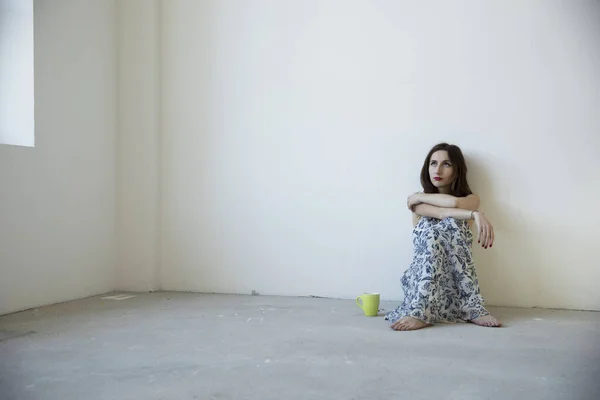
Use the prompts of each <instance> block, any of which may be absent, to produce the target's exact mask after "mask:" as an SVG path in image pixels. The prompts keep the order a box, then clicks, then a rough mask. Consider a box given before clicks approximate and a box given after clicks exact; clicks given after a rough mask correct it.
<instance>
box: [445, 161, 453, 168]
mask: <svg viewBox="0 0 600 400" xmlns="http://www.w3.org/2000/svg"><path fill="white" fill-rule="evenodd" d="M451 166H452V165H450V163H449V162H446V163H444V167H451Z"/></svg>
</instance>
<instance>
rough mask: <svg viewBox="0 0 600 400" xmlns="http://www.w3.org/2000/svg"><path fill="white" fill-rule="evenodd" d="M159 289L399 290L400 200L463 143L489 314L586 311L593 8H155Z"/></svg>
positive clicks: (599, 72)
mask: <svg viewBox="0 0 600 400" xmlns="http://www.w3.org/2000/svg"><path fill="white" fill-rule="evenodd" d="M163 7H164V9H163V14H162V22H163V25H162V30H163V36H162V37H163V55H164V58H163V65H162V83H163V89H162V90H163V97H162V99H163V106H164V107H163V114H162V115H163V125H162V132H163V139H162V140H163V143H164V146H163V153H162V156H163V181H162V185H163V192H162V196H163V206H164V207H163V208H162V213H163V216H162V222H163V228H164V230H163V235H164V236H163V241H162V243H163V247H162V248H163V256H162V259H161V264H162V266H161V268H162V269H161V276H162V287H163V288H164V289H170V290H191V291H206V292H213V291H214V292H235V293H250V292H251V291H252V290H256V291H258V292H259V293H261V294H281V295H320V296H336V297H337V296H339V297H353V296H355V295H357V294H359V293H361V292H362V291H380V292H381V293H382V295H383V296H384V297H385V298H390V299H399V298H401V297H402V293H401V291H400V284H399V278H400V276H401V274H402V272H403V270H404V269H405V268H406V267H407V266H408V264H409V262H410V259H411V251H412V249H411V239H410V215H409V213H408V212H407V210H406V209H405V199H406V196H407V195H408V194H410V193H412V192H414V191H417V190H419V189H420V186H419V180H418V175H419V168H420V165H421V163H422V161H423V157H424V156H425V154H426V152H427V150H428V149H429V147H430V146H431V145H433V144H435V143H436V142H438V141H441V140H447V141H450V142H453V143H456V144H458V145H460V146H462V148H463V150H464V151H465V153H466V156H467V158H468V162H469V165H470V167H471V174H470V180H471V184H472V186H473V188H474V189H475V190H476V191H477V192H478V193H479V194H480V195H481V197H482V200H483V205H484V207H483V208H484V210H485V211H487V212H488V214H489V216H490V218H491V219H492V221H494V222H495V224H496V228H497V242H496V244H495V245H494V247H493V248H492V249H491V250H488V251H486V252H483V251H481V250H479V249H477V250H476V251H475V257H476V261H477V266H478V270H479V274H480V280H481V286H482V290H483V293H484V295H485V297H486V299H487V301H488V303H489V304H495V305H516V306H543V307H565V308H575V309H580V308H581V309H596V310H598V309H600V291H598V289H597V282H598V281H599V279H600V268H599V264H598V262H597V260H596V257H595V254H596V246H597V242H598V239H599V238H600V237H599V235H598V226H600V217H599V215H598V213H595V212H591V213H590V212H588V211H586V209H588V208H587V207H589V206H591V205H592V204H595V203H594V202H595V199H596V198H597V197H598V196H599V195H600V190H599V189H598V187H597V182H598V176H599V175H600V167H599V164H598V162H597V149H598V148H599V145H600V117H599V114H598V110H600V24H598V21H600V3H598V2H597V1H577V2H559V1H528V2H527V3H526V4H525V3H521V2H516V1H515V2H505V1H493V2H489V1H488V2H470V1H446V2H442V1H439V2H427V3H424V2H410V1H403V2H388V1H372V2H364V1H328V2H321V1H309V2H305V1H295V2H289V1H288V2H278V1H253V2H236V1H203V2H197V1H193V0H188V1H185V0H172V1H169V2H164V3H163Z"/></svg>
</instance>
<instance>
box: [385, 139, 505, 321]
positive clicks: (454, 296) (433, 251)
mask: <svg viewBox="0 0 600 400" xmlns="http://www.w3.org/2000/svg"><path fill="white" fill-rule="evenodd" d="M421 185H422V186H423V190H424V193H415V194H413V195H411V196H410V197H409V198H408V202H407V205H408V208H409V209H410V210H411V211H412V212H413V224H414V225H415V228H414V231H413V246H414V255H413V261H412V263H411V264H410V266H409V268H408V269H407V270H406V272H405V273H404V275H403V276H402V279H401V282H402V289H403V290H404V301H403V302H402V304H401V305H400V306H399V307H398V308H397V309H395V310H394V311H392V312H390V313H389V314H387V316H386V319H387V320H388V321H390V322H391V328H392V329H394V330H397V331H410V330H415V329H421V328H425V327H427V326H431V325H432V324H434V323H436V322H457V321H467V322H472V323H475V324H477V325H481V326H487V327H499V326H501V325H502V324H501V323H500V322H499V321H498V320H497V319H496V318H494V317H492V316H491V315H490V313H489V312H488V311H487V310H486V309H485V307H484V302H483V297H482V296H481V295H480V293H479V284H478V281H477V274H476V272H475V264H474V263H473V257H472V253H471V245H472V243H473V234H472V233H471V230H470V225H469V222H468V221H469V220H474V221H475V225H476V228H477V243H480V244H481V246H482V247H483V248H485V249H487V248H488V247H492V244H493V243H494V229H493V227H492V225H491V224H490V222H489V220H488V219H487V217H486V216H485V215H484V214H483V213H481V212H479V211H477V209H478V207H479V198H478V197H477V196H476V195H474V194H473V193H472V192H471V189H470V188H469V184H468V183H467V166H466V164H465V159H464V157H463V154H462V151H461V150H460V148H459V147H457V146H454V145H450V144H447V143H440V144H438V145H436V146H434V147H433V148H432V149H431V151H430V152H429V154H428V155H427V158H426V159H425V162H424V164H423V169H422V170H421Z"/></svg>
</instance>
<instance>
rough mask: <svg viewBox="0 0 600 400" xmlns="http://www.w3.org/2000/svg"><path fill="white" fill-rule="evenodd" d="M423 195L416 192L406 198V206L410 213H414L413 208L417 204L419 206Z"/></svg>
mask: <svg viewBox="0 0 600 400" xmlns="http://www.w3.org/2000/svg"><path fill="white" fill-rule="evenodd" d="M422 194H423V193H421V192H417V193H414V194H411V195H410V196H408V199H407V200H406V205H407V206H408V209H409V210H410V211H414V208H415V206H416V205H417V204H421V203H422V201H421V195H422Z"/></svg>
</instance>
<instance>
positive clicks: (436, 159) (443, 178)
mask: <svg viewBox="0 0 600 400" xmlns="http://www.w3.org/2000/svg"><path fill="white" fill-rule="evenodd" d="M429 179H431V183H433V186H435V187H436V188H438V189H440V188H443V187H447V186H450V185H452V182H453V181H454V166H453V165H452V162H451V161H450V157H448V152H447V151H446V150H438V151H436V152H435V153H433V154H432V155H431V158H430V159H429Z"/></svg>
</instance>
